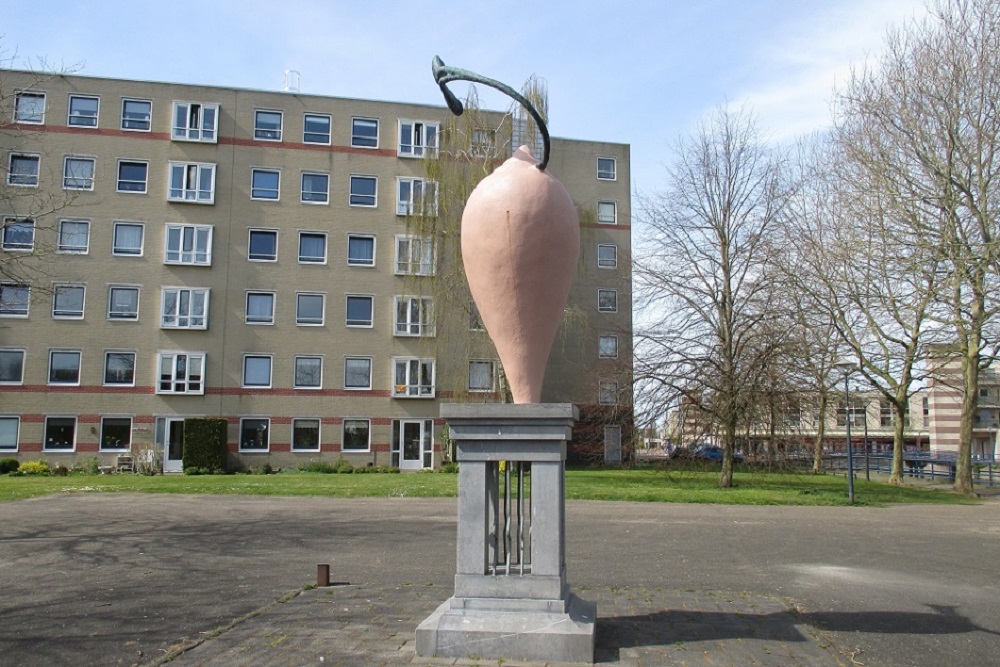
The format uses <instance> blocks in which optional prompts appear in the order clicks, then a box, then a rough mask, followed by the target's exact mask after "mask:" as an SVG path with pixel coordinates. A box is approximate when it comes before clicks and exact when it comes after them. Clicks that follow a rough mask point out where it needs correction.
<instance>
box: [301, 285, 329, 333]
mask: <svg viewBox="0 0 1000 667" xmlns="http://www.w3.org/2000/svg"><path fill="white" fill-rule="evenodd" d="M302 297H319V299H320V304H321V310H320V321H319V322H314V321H308V319H307V318H303V317H302V315H301V310H302V301H301V299H302ZM325 325H326V294H325V293H323V292H296V293H295V326H297V327H322V326H325Z"/></svg>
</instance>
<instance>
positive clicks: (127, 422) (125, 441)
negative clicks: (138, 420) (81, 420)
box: [101, 417, 132, 450]
mask: <svg viewBox="0 0 1000 667" xmlns="http://www.w3.org/2000/svg"><path fill="white" fill-rule="evenodd" d="M131 446H132V418H131V417H101V449H102V450H105V449H108V450H113V449H129V448H130V447H131Z"/></svg>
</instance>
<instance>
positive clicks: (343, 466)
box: [336, 459, 354, 474]
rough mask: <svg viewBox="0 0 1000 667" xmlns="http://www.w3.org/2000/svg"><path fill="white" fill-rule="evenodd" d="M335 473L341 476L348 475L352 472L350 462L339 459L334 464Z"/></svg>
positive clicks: (352, 467) (352, 468)
mask: <svg viewBox="0 0 1000 667" xmlns="http://www.w3.org/2000/svg"><path fill="white" fill-rule="evenodd" d="M336 468H337V472H339V473H341V474H350V473H352V472H354V466H352V465H351V462H350V461H347V460H345V459H340V460H338V461H337V464H336Z"/></svg>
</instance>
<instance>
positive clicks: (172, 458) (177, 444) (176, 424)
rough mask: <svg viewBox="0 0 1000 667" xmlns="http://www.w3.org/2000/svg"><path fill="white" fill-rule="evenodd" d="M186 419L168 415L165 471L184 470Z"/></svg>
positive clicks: (165, 427) (164, 452)
mask: <svg viewBox="0 0 1000 667" xmlns="http://www.w3.org/2000/svg"><path fill="white" fill-rule="evenodd" d="M183 454H184V419H183V417H182V418H171V417H167V418H166V420H165V424H164V429H163V472H183V471H184V458H183Z"/></svg>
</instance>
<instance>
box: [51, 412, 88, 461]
mask: <svg viewBox="0 0 1000 667" xmlns="http://www.w3.org/2000/svg"><path fill="white" fill-rule="evenodd" d="M51 419H72V420H73V441H72V442H70V443H69V445H70V446H69V447H49V420H51ZM42 428H43V429H44V430H43V431H42V451H43V452H49V453H55V452H65V453H69V454H72V453H73V452H75V451H76V442H77V440H78V439H79V437H80V419H79V417H77V416H76V415H45V422H44V424H43V427H42Z"/></svg>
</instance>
